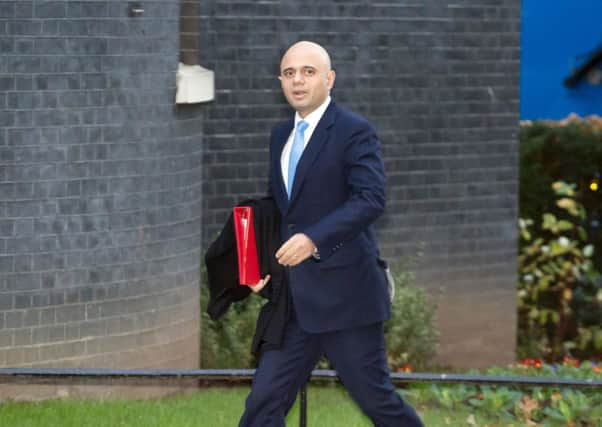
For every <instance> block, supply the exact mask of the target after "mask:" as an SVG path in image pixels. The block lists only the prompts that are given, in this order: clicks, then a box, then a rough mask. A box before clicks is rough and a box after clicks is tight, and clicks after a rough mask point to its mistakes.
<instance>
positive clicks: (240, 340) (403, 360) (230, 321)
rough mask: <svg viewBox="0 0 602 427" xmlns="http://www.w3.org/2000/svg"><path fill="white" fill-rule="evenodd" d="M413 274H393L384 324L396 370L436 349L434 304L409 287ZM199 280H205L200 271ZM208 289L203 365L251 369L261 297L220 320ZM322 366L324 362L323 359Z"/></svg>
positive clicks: (422, 359)
mask: <svg viewBox="0 0 602 427" xmlns="http://www.w3.org/2000/svg"><path fill="white" fill-rule="evenodd" d="M412 278H413V275H412V274H411V273H403V272H400V273H398V274H396V288H397V289H396V297H395V301H394V304H393V307H392V314H391V320H389V321H388V322H387V323H385V339H386V341H387V352H388V360H389V363H390V364H391V368H392V369H394V370H397V369H400V368H403V367H404V366H406V365H412V367H418V368H421V367H424V366H426V365H427V364H428V362H429V361H430V360H431V358H432V357H433V356H434V355H435V353H436V350H437V340H438V332H437V330H436V329H435V326H434V319H435V311H436V307H435V306H434V305H432V304H429V303H428V301H427V294H426V291H424V290H422V289H418V288H415V287H412V286H410V284H409V282H410V281H411V280H412ZM203 283H207V279H206V274H205V273H203ZM208 300H209V298H208V291H207V287H206V286H204V285H203V286H202V288H201V307H202V309H201V311H202V313H201V349H200V353H201V361H200V365H201V368H203V369H217V368H224V369H225V368H253V367H255V363H256V361H255V360H254V357H253V356H252V355H251V354H250V348H251V341H252V339H253V334H254V333H255V322H256V320H257V315H258V314H259V310H260V308H261V305H262V304H263V302H264V300H263V298H261V297H260V296H258V295H255V294H252V295H250V296H249V297H248V298H246V299H245V300H243V301H241V302H238V303H235V304H233V305H232V306H231V307H230V309H229V310H228V311H227V312H226V314H224V316H222V317H221V318H220V319H219V320H218V321H215V322H214V321H212V320H211V319H210V318H209V316H208V315H207V312H206V309H207V301H208ZM319 367H320V368H326V367H328V365H327V364H326V363H325V362H324V361H321V362H320V364H319Z"/></svg>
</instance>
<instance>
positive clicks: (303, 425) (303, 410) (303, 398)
mask: <svg viewBox="0 0 602 427" xmlns="http://www.w3.org/2000/svg"><path fill="white" fill-rule="evenodd" d="M299 400H300V402H299V426H300V427H307V383H305V384H303V386H302V387H301V391H300V392H299Z"/></svg>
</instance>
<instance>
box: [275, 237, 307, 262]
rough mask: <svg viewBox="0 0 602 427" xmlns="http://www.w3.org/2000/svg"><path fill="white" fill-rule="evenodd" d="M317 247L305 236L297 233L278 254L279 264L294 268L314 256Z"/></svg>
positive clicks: (285, 243)
mask: <svg viewBox="0 0 602 427" xmlns="http://www.w3.org/2000/svg"><path fill="white" fill-rule="evenodd" d="M315 250H316V245H314V242H312V241H311V239H310V238H309V237H307V236H306V235H305V234H302V233H297V234H295V235H293V236H292V237H291V238H290V239H288V240H287V241H286V242H284V244H283V245H282V246H281V247H280V249H278V251H277V252H276V259H277V260H278V263H279V264H282V265H284V266H289V267H294V266H295V265H297V264H300V263H302V262H303V261H305V260H306V259H307V258H309V257H310V256H312V254H313V253H314V251H315Z"/></svg>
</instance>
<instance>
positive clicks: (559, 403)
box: [403, 359, 602, 427]
mask: <svg viewBox="0 0 602 427" xmlns="http://www.w3.org/2000/svg"><path fill="white" fill-rule="evenodd" d="M538 362H539V361H538ZM469 373H471V374H481V375H483V374H484V375H489V376H496V377H499V376H508V377H513V376H539V377H559V378H572V379H575V378H579V379H592V380H598V381H599V380H602V367H600V365H595V364H593V363H590V362H585V363H581V364H580V363H579V362H578V361H576V360H574V359H566V360H565V361H564V362H563V363H561V364H554V365H550V364H545V363H537V364H532V363H526V364H523V363H518V364H515V365H512V366H509V367H504V368H502V367H492V368H489V369H486V370H484V371H476V370H472V371H470V372H469ZM403 393H404V394H407V395H410V396H412V397H413V399H414V401H416V400H417V401H420V402H424V403H426V404H427V405H429V406H430V405H432V404H434V405H437V406H440V407H442V408H446V409H452V410H461V409H463V408H466V407H468V408H470V412H471V413H473V414H474V415H476V416H483V415H496V416H497V417H499V419H500V421H503V424H501V425H521V426H523V425H525V426H536V425H546V426H548V425H563V426H584V427H599V426H600V420H602V391H600V390H599V389H584V390H577V389H572V388H569V387H564V388H558V387H531V388H524V387H520V388H519V387H515V386H491V385H475V384H458V385H442V384H431V385H427V384H421V385H415V386H412V387H411V388H410V389H409V390H406V391H404V392H403ZM514 423H518V424H514Z"/></svg>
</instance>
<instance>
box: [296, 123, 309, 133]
mask: <svg viewBox="0 0 602 427" xmlns="http://www.w3.org/2000/svg"><path fill="white" fill-rule="evenodd" d="M308 126H309V123H307V122H306V121H305V120H300V121H299V123H297V132H301V133H303V132H305V129H307V127H308Z"/></svg>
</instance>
